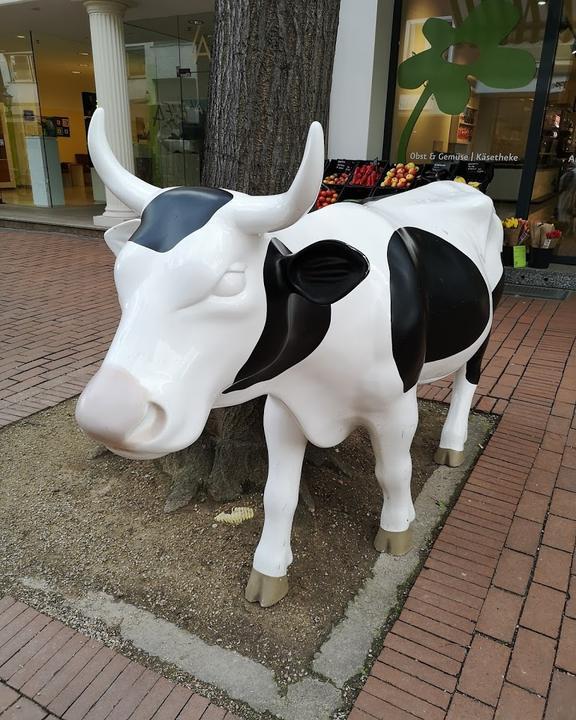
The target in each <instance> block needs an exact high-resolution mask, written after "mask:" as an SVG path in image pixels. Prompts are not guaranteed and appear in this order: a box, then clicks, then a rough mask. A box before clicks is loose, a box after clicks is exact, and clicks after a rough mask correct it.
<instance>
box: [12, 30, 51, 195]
mask: <svg viewBox="0 0 576 720" xmlns="http://www.w3.org/2000/svg"><path fill="white" fill-rule="evenodd" d="M0 42H1V47H2V48H3V49H2V51H1V52H0V198H1V200H2V203H3V204H7V205H38V206H41V207H49V206H50V205H51V197H50V182H49V177H48V173H47V172H46V156H45V150H44V146H43V140H42V125H41V116H40V105H39V102H38V91H37V86H36V71H35V65H34V56H33V52H32V41H31V37H30V34H29V33H26V34H21V35H16V36H14V35H13V34H10V35H6V36H3V35H1V34H0Z"/></svg>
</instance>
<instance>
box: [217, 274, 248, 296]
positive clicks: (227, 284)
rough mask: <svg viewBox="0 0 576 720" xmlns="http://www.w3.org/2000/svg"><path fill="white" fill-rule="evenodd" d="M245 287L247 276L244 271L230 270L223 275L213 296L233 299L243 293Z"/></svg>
mask: <svg viewBox="0 0 576 720" xmlns="http://www.w3.org/2000/svg"><path fill="white" fill-rule="evenodd" d="M245 285H246V274H245V273H244V271H243V270H229V271H228V272H225V273H224V275H222V277H221V278H220V280H219V281H218V284H217V285H216V287H215V288H214V290H213V291H212V294H213V295H218V296H219V297H232V296H233V295H238V293H241V292H242V290H244V286H245Z"/></svg>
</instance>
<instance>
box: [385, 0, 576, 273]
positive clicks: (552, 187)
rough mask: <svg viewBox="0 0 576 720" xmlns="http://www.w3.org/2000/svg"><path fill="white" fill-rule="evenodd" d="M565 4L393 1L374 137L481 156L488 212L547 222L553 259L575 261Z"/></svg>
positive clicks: (574, 107)
mask: <svg viewBox="0 0 576 720" xmlns="http://www.w3.org/2000/svg"><path fill="white" fill-rule="evenodd" d="M575 6H576V3H574V2H573V1H572V0H565V1H564V2H562V0H548V1H547V2H535V1H534V0H519V1H518V2H515V3H508V2H501V1H500V0H473V1H470V0H398V1H397V2H396V7H395V22H394V34H395V37H394V38H393V40H392V47H393V48H395V49H397V50H396V51H395V52H393V53H392V57H391V68H393V69H394V71H393V72H391V73H390V85H389V89H390V95H389V97H393V104H391V106H390V107H389V108H388V112H387V124H386V130H385V134H384V148H383V157H389V158H391V160H393V161H395V160H399V159H400V160H401V159H404V158H406V160H413V161H414V162H418V163H430V162H437V163H439V164H441V163H444V164H445V165H447V166H449V165H450V164H454V163H458V162H460V163H462V162H465V163H478V164H479V165H482V164H485V163H488V164H490V165H491V166H492V168H491V171H492V169H493V178H492V180H491V182H490V184H489V186H488V188H487V193H488V194H489V195H490V196H491V197H492V198H493V200H494V203H495V206H496V209H497V212H498V213H499V215H500V216H501V217H502V218H505V217H508V216H517V217H520V218H527V219H529V220H530V222H531V223H533V224H534V223H537V222H542V223H546V224H554V225H555V227H556V228H557V229H558V230H560V231H561V233H562V237H561V239H560V242H559V243H558V247H557V248H556V250H555V257H554V261H555V262H563V263H575V262H576V160H575V156H576V144H575V143H576V136H575V134H574V124H575V120H576V34H575V30H574V28H575V27H576V16H575V10H576V7H575ZM430 18H434V19H433V20H431V19H430Z"/></svg>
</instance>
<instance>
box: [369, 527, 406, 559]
mask: <svg viewBox="0 0 576 720" xmlns="http://www.w3.org/2000/svg"><path fill="white" fill-rule="evenodd" d="M374 547H375V548H376V550H378V552H381V553H388V554H389V555H406V553H407V552H410V550H412V528H411V527H409V528H408V530H403V531H402V532H391V531H390V530H384V528H379V529H378V533H377V535H376V537H375V539H374Z"/></svg>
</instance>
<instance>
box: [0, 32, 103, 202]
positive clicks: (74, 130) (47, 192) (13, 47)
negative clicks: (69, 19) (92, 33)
mask: <svg viewBox="0 0 576 720" xmlns="http://www.w3.org/2000/svg"><path fill="white" fill-rule="evenodd" d="M0 43H1V45H0V196H1V199H2V203H3V204H5V205H12V206H25V207H37V208H58V207H60V208H63V207H82V206H89V208H90V212H92V213H93V211H94V208H93V205H94V204H96V203H99V202H103V200H104V197H103V191H102V188H101V187H100V186H101V184H100V183H99V181H98V178H97V177H96V178H95V176H94V172H93V170H92V168H91V164H90V161H89V157H88V151H87V144H86V127H87V124H86V122H87V119H88V118H89V115H90V112H91V110H92V109H93V107H94V106H95V94H94V90H95V89H94V74H93V70H92V61H91V53H90V42H89V39H88V38H86V39H85V40H83V41H78V42H75V41H73V40H71V39H70V38H67V39H63V38H60V37H55V36H52V35H48V34H41V33H31V32H30V33H24V34H18V35H11V36H10V37H8V36H5V37H0Z"/></svg>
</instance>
